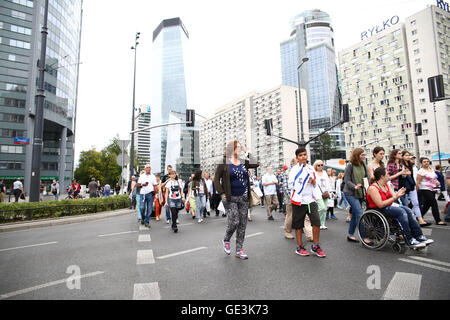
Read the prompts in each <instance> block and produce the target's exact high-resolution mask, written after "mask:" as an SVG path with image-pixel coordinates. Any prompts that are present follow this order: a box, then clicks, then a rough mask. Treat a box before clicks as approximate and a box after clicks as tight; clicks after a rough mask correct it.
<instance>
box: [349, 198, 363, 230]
mask: <svg viewBox="0 0 450 320" xmlns="http://www.w3.org/2000/svg"><path fill="white" fill-rule="evenodd" d="M345 197H346V198H347V201H348V203H349V204H350V206H351V207H352V220H350V226H349V228H348V234H349V236H353V235H354V234H355V229H356V227H357V226H358V221H359V218H360V217H361V215H362V214H363V211H362V201H363V199H359V198H355V197H354V196H349V195H346V196H345ZM361 235H362V234H361Z"/></svg>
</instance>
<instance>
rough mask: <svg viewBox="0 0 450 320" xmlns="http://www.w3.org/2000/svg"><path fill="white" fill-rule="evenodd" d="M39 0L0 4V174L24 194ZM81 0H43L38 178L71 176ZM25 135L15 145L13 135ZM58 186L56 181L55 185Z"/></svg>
mask: <svg viewBox="0 0 450 320" xmlns="http://www.w3.org/2000/svg"><path fill="white" fill-rule="evenodd" d="M43 6H44V1H43V0H34V1H29V0H4V1H1V3H0V40H1V44H0V119H1V120H0V145H1V147H0V148H1V149H0V177H2V178H3V179H5V180H7V181H8V185H9V184H10V182H12V181H11V180H15V179H16V178H21V179H24V182H25V183H24V186H25V192H26V193H27V194H28V193H29V186H30V179H29V177H30V176H31V158H32V156H31V153H32V143H33V134H34V114H35V95H36V84H37V78H38V68H37V61H38V59H39V57H40V39H41V25H42V23H43V11H44V10H43ZM81 25H82V0H74V1H64V3H63V5H62V4H61V1H55V0H50V1H49V13H48V37H47V51H46V52H47V56H46V72H45V95H46V97H45V103H44V142H43V150H42V167H41V179H42V180H43V181H44V183H45V182H46V181H51V180H52V179H56V180H59V182H60V184H61V185H64V186H66V185H68V184H69V182H70V180H71V179H72V178H73V170H74V168H73V166H74V138H75V122H76V107H77V93H78V70H79V54H80V40H81ZM15 137H17V138H28V139H29V143H30V144H29V145H16V144H14V138H15ZM61 189H63V188H62V186H61Z"/></svg>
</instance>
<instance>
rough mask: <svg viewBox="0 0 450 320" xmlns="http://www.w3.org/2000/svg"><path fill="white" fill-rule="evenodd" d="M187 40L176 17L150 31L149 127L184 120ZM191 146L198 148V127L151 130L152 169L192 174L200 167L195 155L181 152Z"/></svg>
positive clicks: (186, 151) (181, 24)
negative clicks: (150, 123)
mask: <svg viewBox="0 0 450 320" xmlns="http://www.w3.org/2000/svg"><path fill="white" fill-rule="evenodd" d="M188 39H189V33H188V32H187V29H186V27H185V26H184V25H183V23H182V21H181V19H180V18H173V19H166V20H163V21H162V22H161V23H160V24H159V26H158V27H157V28H156V29H155V31H154V32H153V72H152V74H153V90H152V93H153V97H152V125H153V124H163V123H168V122H170V121H169V120H170V119H172V120H175V121H178V122H180V120H181V121H184V120H185V114H186V108H187V98H186V84H185V62H184V58H183V57H184V55H183V53H184V51H185V50H186V47H187V40H188ZM195 131H197V133H195ZM169 133H170V134H171V136H170V137H169V136H168V134H169ZM175 133H177V134H176V135H174V134H175ZM182 137H183V140H182ZM169 138H170V144H169V142H168V141H169ZM196 139H197V140H196ZM174 144H175V145H174ZM193 145H194V146H195V145H197V146H198V125H197V126H196V127H194V128H191V127H186V126H185V125H181V128H176V127H161V128H157V129H153V130H152V140H151V165H152V170H153V171H154V172H164V171H165V169H166V166H167V165H169V164H171V165H172V166H174V167H175V169H176V170H177V166H178V167H179V168H182V169H181V170H182V171H183V176H186V175H187V174H189V173H191V172H193V171H194V170H195V169H196V168H199V167H200V163H199V158H198V154H197V155H195V152H194V151H193V152H191V150H189V151H188V150H186V149H185V148H188V146H193ZM175 146H178V147H179V148H176V147H175ZM174 147H175V148H174ZM181 147H183V149H181ZM173 149H177V150H179V151H176V150H173ZM168 155H169V158H168V157H167V156H168Z"/></svg>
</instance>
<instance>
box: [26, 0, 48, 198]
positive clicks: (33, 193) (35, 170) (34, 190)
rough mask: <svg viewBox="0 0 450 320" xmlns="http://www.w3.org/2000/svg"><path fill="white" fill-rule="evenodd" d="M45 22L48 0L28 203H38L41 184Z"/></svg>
mask: <svg viewBox="0 0 450 320" xmlns="http://www.w3.org/2000/svg"><path fill="white" fill-rule="evenodd" d="M47 20H48V0H45V2H44V21H43V23H42V29H41V57H40V59H39V61H38V67H39V78H38V83H37V89H36V91H37V92H36V112H35V116H34V134H33V152H32V158H31V179H30V202H39V193H40V184H41V162H42V146H43V135H44V100H45V88H44V76H45V57H46V54H47V35H48V28H47Z"/></svg>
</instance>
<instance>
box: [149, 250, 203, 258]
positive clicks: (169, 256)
mask: <svg viewBox="0 0 450 320" xmlns="http://www.w3.org/2000/svg"><path fill="white" fill-rule="evenodd" d="M203 249H207V247H198V248H195V249H190V250H185V251H180V252H176V253H172V254H168V255H165V256H161V257H156V259H167V258H172V257H175V256H179V255H182V254H186V253H191V252H195V251H199V250H203Z"/></svg>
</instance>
